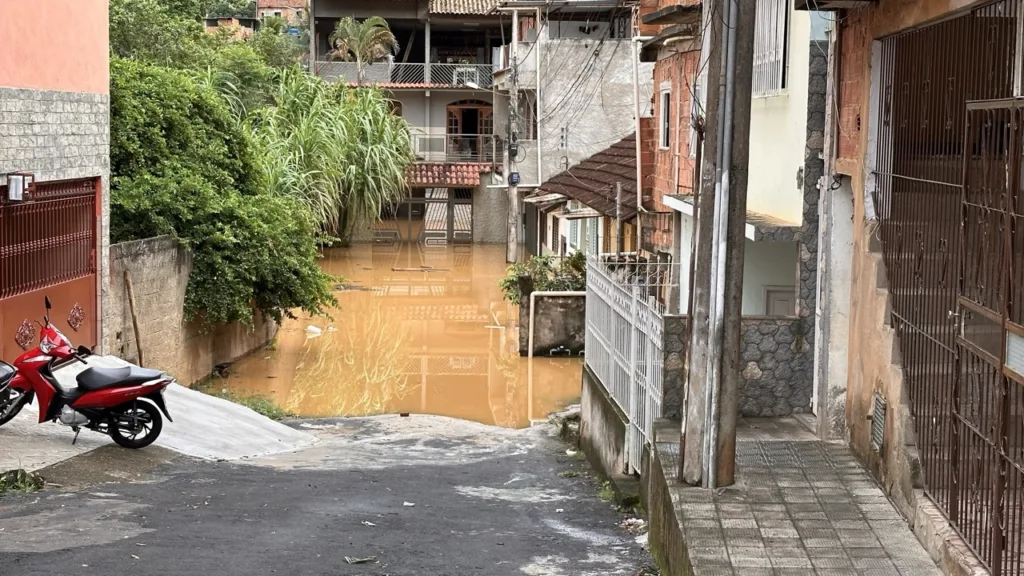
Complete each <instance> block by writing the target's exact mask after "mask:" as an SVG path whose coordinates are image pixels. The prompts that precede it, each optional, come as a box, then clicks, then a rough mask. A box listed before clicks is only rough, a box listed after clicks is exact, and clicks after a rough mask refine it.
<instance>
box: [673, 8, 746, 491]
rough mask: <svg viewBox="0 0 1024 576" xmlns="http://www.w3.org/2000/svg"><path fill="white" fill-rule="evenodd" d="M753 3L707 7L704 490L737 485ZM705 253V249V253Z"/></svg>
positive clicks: (701, 237) (694, 367)
mask: <svg viewBox="0 0 1024 576" xmlns="http://www.w3.org/2000/svg"><path fill="white" fill-rule="evenodd" d="M755 4H756V3H754V2H743V1H741V0H714V1H713V2H708V3H705V6H706V7H708V8H709V9H710V11H711V12H708V13H705V16H704V23H705V25H704V27H703V29H704V30H705V34H708V35H710V37H709V38H708V40H709V42H705V43H704V46H705V48H707V51H706V54H707V58H706V59H704V60H705V61H706V64H705V65H706V66H708V78H709V82H708V86H707V95H708V97H707V101H708V104H707V107H706V119H707V121H706V135H705V140H704V145H705V149H704V150H705V152H704V154H703V163H702V164H703V165H702V166H701V194H700V202H699V206H698V212H697V214H698V219H697V223H696V226H697V235H698V244H699V245H700V246H701V249H700V251H699V252H698V256H697V262H696V267H695V272H694V273H695V279H694V294H693V310H692V311H691V315H690V321H691V322H692V326H693V329H692V336H691V341H690V365H689V371H688V381H687V387H688V389H687V399H688V401H687V407H686V412H685V414H684V425H683V430H682V436H681V438H680V453H681V456H682V458H681V459H680V470H679V477H680V478H681V479H682V480H683V481H684V482H686V483H688V484H694V485H698V484H699V485H702V486H704V487H706V488H711V489H714V488H718V487H720V486H728V485H730V484H732V483H733V481H734V478H735V465H736V458H735V456H736V416H737V412H738V407H739V377H740V376H739V368H740V356H739V354H740V338H741V334H740V319H741V306H742V297H743V247H744V242H745V240H746V238H745V234H744V230H745V225H746V207H747V165H748V160H749V148H750V138H749V135H750V93H751V78H752V72H753V45H754V28H755V25H754V20H755ZM705 247H707V248H705Z"/></svg>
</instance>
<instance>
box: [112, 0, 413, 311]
mask: <svg viewBox="0 0 1024 576" xmlns="http://www.w3.org/2000/svg"><path fill="white" fill-rule="evenodd" d="M251 4H252V3H251V2H245V1H244V0H224V1H220V2H211V1H210V0H111V2H110V39H111V53H112V54H111V238H112V240H113V241H115V242H118V241H124V240H132V239H138V238H147V237H151V236H154V235H158V234H173V235H175V236H177V237H178V238H180V239H181V240H182V241H183V242H184V243H186V244H187V245H188V246H189V247H190V248H191V250H192V252H193V254H194V264H193V270H192V276H191V277H190V279H189V288H188V293H187V295H186V303H185V305H186V313H187V316H188V318H189V319H197V320H200V321H202V322H204V323H205V324H207V325H213V324H217V323H226V322H236V321H240V322H251V321H252V319H253V314H254V313H256V312H255V311H256V310H259V311H260V312H261V313H263V314H267V315H269V316H270V317H272V318H274V319H275V320H281V319H282V318H283V317H284V316H290V315H291V312H290V311H291V310H293V309H296V308H300V309H302V310H304V311H306V312H308V313H310V314H319V313H322V312H324V311H325V309H326V307H327V306H329V305H333V304H334V303H335V301H334V298H333V297H332V296H331V294H330V291H329V284H328V282H329V280H330V278H329V277H328V276H327V275H325V274H324V273H323V272H322V271H321V270H320V268H319V266H318V264H317V258H318V243H319V242H322V241H324V240H325V239H327V237H328V236H332V237H333V236H336V235H341V236H347V235H348V234H349V232H350V229H351V225H352V223H353V222H354V221H356V220H357V219H365V218H371V217H377V216H378V215H379V213H380V209H381V207H383V206H385V205H387V204H389V203H392V202H394V201H395V200H397V199H399V198H400V197H401V196H402V195H403V194H405V191H406V187H405V179H404V170H405V167H406V166H407V165H408V164H409V162H411V160H412V152H411V145H410V142H409V136H408V131H407V128H406V126H405V124H404V122H403V121H402V120H401V119H400V118H397V117H395V116H393V115H391V114H390V113H389V110H390V109H389V107H388V103H387V101H386V99H384V97H383V96H382V95H381V94H380V93H379V92H377V91H375V90H370V89H366V90H363V89H359V90H353V89H349V88H344V87H336V86H330V85H328V84H326V83H324V82H323V81H321V80H320V79H319V78H315V77H312V76H310V75H308V74H307V73H306V72H304V71H303V70H301V68H300V67H299V62H300V61H301V59H302V57H303V49H304V48H305V47H306V41H305V40H304V39H303V38H302V37H301V36H300V37H295V36H290V35H288V34H287V25H286V23H284V22H283V21H280V22H277V21H275V19H269V21H268V22H267V24H266V25H265V26H264V27H262V28H261V29H260V30H259V31H258V32H257V33H256V34H253V35H252V36H250V37H249V38H246V39H239V38H236V37H235V36H234V35H232V34H231V33H230V31H219V32H216V33H207V32H205V31H204V29H203V26H202V24H201V23H200V21H201V19H202V17H203V16H205V15H206V14H209V13H213V12H221V11H226V13H230V14H241V13H243V12H244V13H246V14H247V13H248V12H246V11H248V10H250V9H251ZM142 30H145V33H144V34H143V33H140V31H142Z"/></svg>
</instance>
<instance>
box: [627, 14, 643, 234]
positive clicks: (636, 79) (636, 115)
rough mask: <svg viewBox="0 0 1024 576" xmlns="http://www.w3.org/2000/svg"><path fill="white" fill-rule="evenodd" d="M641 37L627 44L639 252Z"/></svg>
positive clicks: (641, 195)
mask: <svg viewBox="0 0 1024 576" xmlns="http://www.w3.org/2000/svg"><path fill="white" fill-rule="evenodd" d="M633 10H634V16H635V15H636V10H637V8H634V9H633ZM641 38H643V37H642V36H634V37H633V40H632V42H630V43H629V47H630V49H631V55H632V58H633V66H632V69H633V134H634V136H633V140H634V142H635V147H636V211H637V216H636V249H637V252H639V251H640V226H641V224H640V212H643V210H644V187H643V175H642V171H641V166H642V164H641V154H640V50H639V42H640V41H641Z"/></svg>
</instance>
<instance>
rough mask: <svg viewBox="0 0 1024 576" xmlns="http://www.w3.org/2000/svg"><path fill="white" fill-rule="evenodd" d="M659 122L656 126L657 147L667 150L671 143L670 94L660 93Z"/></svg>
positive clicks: (668, 92) (667, 92)
mask: <svg viewBox="0 0 1024 576" xmlns="http://www.w3.org/2000/svg"><path fill="white" fill-rule="evenodd" d="M660 113H661V122H660V123H659V124H658V145H659V146H660V147H661V148H668V147H669V144H671V143H672V92H670V91H668V90H666V91H664V92H662V93H661V110H660Z"/></svg>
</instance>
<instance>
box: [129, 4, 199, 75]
mask: <svg viewBox="0 0 1024 576" xmlns="http://www.w3.org/2000/svg"><path fill="white" fill-rule="evenodd" d="M192 4H197V5H199V4H198V3H194V2H191V0H181V1H180V2H174V1H172V0H110V51H111V53H112V54H113V55H114V56H120V57H121V58H133V59H137V60H144V61H147V62H154V63H157V64H161V65H163V66H170V67H173V68H193V69H200V68H203V67H205V66H206V65H207V63H208V62H210V60H211V59H212V58H213V53H214V52H215V50H216V47H217V44H218V41H217V39H216V37H214V36H212V35H210V34H206V33H205V32H204V30H203V26H202V24H200V23H199V20H198V16H199V15H200V14H201V12H196V13H190V12H183V11H182V10H183V9H191V8H189V7H190V6H191V5H192Z"/></svg>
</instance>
